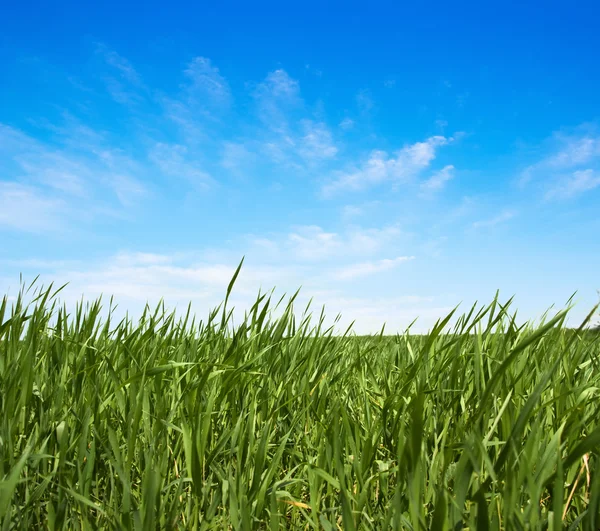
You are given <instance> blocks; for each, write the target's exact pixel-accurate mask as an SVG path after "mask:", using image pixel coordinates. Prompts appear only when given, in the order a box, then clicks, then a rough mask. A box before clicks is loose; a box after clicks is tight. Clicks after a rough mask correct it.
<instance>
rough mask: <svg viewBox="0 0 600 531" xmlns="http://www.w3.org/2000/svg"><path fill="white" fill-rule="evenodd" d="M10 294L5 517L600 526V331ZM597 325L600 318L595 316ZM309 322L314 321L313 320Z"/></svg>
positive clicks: (2, 344)
mask: <svg viewBox="0 0 600 531" xmlns="http://www.w3.org/2000/svg"><path fill="white" fill-rule="evenodd" d="M27 297H28V296H27V295H26V294H25V293H22V294H21V295H20V296H19V297H18V300H17V301H16V302H13V303H11V304H9V303H8V299H7V298H4V300H3V302H2V305H1V306H0V391H1V392H0V411H1V415H2V416H1V425H0V478H1V484H0V525H1V526H2V529H3V530H6V529H15V528H19V529H34V528H49V529H100V528H102V529H106V528H108V529H136V530H149V529H157V528H160V529H175V528H177V529H213V528H215V529H242V530H245V529H325V530H331V529H346V530H352V529H390V528H391V529H414V530H416V529H434V530H443V529H446V530H450V529H452V530H454V529H466V528H468V529H493V530H500V529H554V530H556V529H563V528H565V529H566V528H570V529H588V530H597V529H600V450H599V447H600V397H599V392H600V391H599V389H600V368H599V364H600V343H599V340H600V335H599V334H597V333H594V332H590V331H585V330H583V328H582V329H580V330H570V329H567V328H566V327H565V326H564V319H565V312H564V311H563V312H560V313H558V314H557V315H556V316H555V317H553V318H552V319H550V320H548V321H547V322H545V323H542V324H540V325H537V326H536V327H533V326H532V325H525V326H517V325H516V324H515V320H514V317H513V316H511V314H510V313H509V311H508V305H501V304H500V303H499V302H498V300H495V301H494V302H492V304H490V305H489V306H487V307H485V308H482V309H480V310H478V309H477V308H473V309H472V310H471V311H470V312H469V313H468V315H465V316H463V317H461V318H459V319H458V320H457V322H456V325H455V326H454V327H453V328H452V329H450V330H449V329H448V323H449V321H450V316H449V317H448V318H447V319H445V320H443V321H441V322H439V323H438V324H437V325H436V326H435V327H434V328H433V329H432V330H431V332H430V333H429V334H428V335H426V336H412V335H410V334H409V333H406V334H404V335H399V336H395V337H386V336H376V337H361V338H359V337H355V336H352V335H351V334H349V333H348V334H346V335H344V336H342V337H335V336H333V334H332V333H331V330H324V329H323V328H324V327H323V316H322V315H321V317H320V318H318V319H317V320H316V321H311V320H310V318H309V317H303V318H300V319H298V318H295V317H294V313H293V311H292V306H291V303H290V304H289V305H288V306H287V307H286V308H285V311H284V312H283V315H282V316H281V317H278V318H272V317H270V315H269V309H270V305H271V302H270V300H269V299H268V298H267V297H264V296H263V297H259V299H258V301H257V303H256V305H255V306H254V308H253V309H252V311H251V312H250V313H249V314H248V316H247V318H246V320H245V321H244V322H242V323H241V324H239V325H237V326H236V327H235V329H233V327H232V326H231V324H230V317H231V314H230V313H229V311H228V310H227V309H226V303H225V305H224V306H223V307H222V308H221V309H220V310H215V311H214V312H212V313H211V314H210V316H209V317H208V319H207V320H206V321H205V322H202V323H196V322H195V321H194V320H193V318H191V316H190V315H187V316H185V317H183V318H182V319H181V320H176V318H175V317H174V316H173V314H169V313H165V312H164V310H163V309H162V307H159V308H158V309H157V310H156V311H150V310H148V311H147V312H146V313H145V314H144V315H143V317H142V318H141V320H140V321H139V322H136V323H134V322H131V321H130V320H128V319H126V320H123V321H121V322H118V323H117V322H113V320H112V319H111V317H110V315H109V316H108V317H106V314H107V313H108V314H109V313H110V312H105V314H104V315H105V317H104V318H102V319H101V317H100V316H101V314H102V312H101V304H100V302H95V303H93V304H89V305H86V306H84V305H81V306H79V307H78V308H77V309H76V311H74V313H72V314H71V315H69V314H68V313H67V312H66V310H65V309H64V307H62V306H60V305H59V304H58V303H57V299H56V297H55V296H54V294H53V293H52V292H51V290H46V291H40V292H39V293H38V295H37V297H36V298H34V300H33V301H32V302H30V303H29V304H25V303H24V300H25V299H26V298H27ZM590 317H591V316H590ZM311 323H312V324H311Z"/></svg>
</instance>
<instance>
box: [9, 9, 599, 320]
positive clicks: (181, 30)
mask: <svg viewBox="0 0 600 531" xmlns="http://www.w3.org/2000/svg"><path fill="white" fill-rule="evenodd" d="M57 6H60V9H59V8H58V7H57ZM599 20H600V4H598V2H593V1H587V2H579V1H572V2H560V3H559V2H541V1H537V2H528V3H526V5H523V3H513V2H507V3H501V4H498V3H496V4H491V3H488V2H473V3H466V2H459V3H456V2H450V3H449V2H428V3H410V4H405V5H403V4H402V3H398V2H394V3H392V2H389V3H382V2H369V3H367V2H361V3H351V2H343V3H342V2H339V3H332V2H322V1H321V2H312V1H310V2H302V3H295V4H294V5H292V4H291V3H289V2H269V3H267V2H245V3H241V2H235V3H234V2H227V1H220V2H194V3H192V2H189V3H181V2H177V1H170V2H152V1H150V2H145V3H143V4H142V3H138V4H137V5H134V4H133V3H123V2H113V1H105V2H95V3H93V4H92V3H89V2H59V3H57V2H54V3H51V2H50V3H49V2H39V1H37V2H33V3H24V2H11V3H10V4H9V3H8V2H5V3H3V4H2V7H0V67H1V72H2V74H1V76H0V79H1V81H0V242H1V243H0V292H4V293H5V292H6V291H7V290H8V291H9V292H10V293H11V294H13V295H14V293H15V292H16V291H17V289H18V286H19V274H20V273H23V275H24V277H25V279H33V278H34V276H35V275H37V274H41V278H42V279H43V281H44V282H49V281H52V280H54V281H56V282H66V281H68V282H70V284H69V286H68V288H67V290H66V291H65V297H66V298H67V300H71V301H72V300H74V299H75V298H77V297H79V296H81V295H82V294H85V295H86V296H88V297H95V296H97V295H98V294H100V293H104V294H106V295H111V294H112V295H114V296H115V298H116V300H117V301H118V302H119V304H120V306H121V308H126V309H130V310H131V311H134V312H135V311H138V310H139V308H141V307H142V306H143V304H144V302H145V301H146V300H149V301H150V302H156V301H157V300H158V299H159V298H160V297H161V296H164V298H165V301H166V302H167V304H168V305H169V306H178V307H180V306H181V305H182V304H184V303H185V301H188V300H192V301H193V304H194V306H193V307H194V308H195V309H196V310H197V312H198V313H199V314H201V315H205V314H206V311H207V309H208V308H209V307H212V306H214V305H215V304H216V303H217V302H219V301H220V300H221V298H222V296H223V293H224V289H225V286H226V284H227V282H228V280H229V278H230V276H231V274H232V272H233V270H234V269H235V267H236V265H237V264H238V262H239V261H240V259H241V258H242V256H245V257H246V262H245V266H244V268H243V271H242V274H241V276H240V279H239V284H238V288H237V290H236V292H235V296H234V301H235V303H236V305H237V306H238V307H240V308H241V307H244V306H245V305H247V304H248V303H249V301H250V300H251V299H252V297H253V296H254V295H256V294H257V293H258V290H259V288H261V287H262V288H263V290H264V289H269V288H272V287H275V286H276V287H277V289H278V291H279V292H287V293H290V292H293V291H295V290H296V288H298V287H300V286H302V291H301V293H302V297H303V298H302V301H303V302H305V301H306V300H308V299H309V298H310V297H313V298H314V304H315V307H318V306H320V305H322V304H325V305H326V309H327V311H328V313H330V314H332V315H333V314H336V313H337V312H342V315H343V321H342V322H343V323H346V322H349V321H351V320H356V323H357V324H356V330H357V331H358V332H368V331H376V330H378V329H379V328H380V327H381V325H382V324H383V322H387V327H388V330H399V329H402V328H403V327H404V326H406V325H407V324H409V323H410V322H411V321H412V320H413V319H414V318H415V317H417V316H419V317H420V319H419V321H418V322H417V323H418V326H417V329H419V327H420V329H426V328H427V327H428V326H430V325H431V324H432V323H433V321H434V320H435V318H436V317H439V316H440V315H443V314H445V313H446V312H447V311H448V310H449V309H451V308H452V307H454V306H455V305H456V304H458V303H461V302H462V308H463V309H466V306H468V305H469V304H470V303H472V302H473V301H475V300H479V301H481V302H488V301H490V300H491V299H492V297H493V295H494V293H495V291H496V290H497V289H499V290H500V294H501V298H502V299H508V298H509V297H510V296H512V295H515V308H518V309H519V312H520V315H521V316H522V317H527V318H533V317H538V316H540V315H541V313H542V312H543V311H544V310H546V309H547V308H548V307H549V306H550V305H552V304H556V305H557V306H559V307H563V305H564V304H565V302H566V301H567V299H568V298H569V297H570V296H571V295H572V294H573V293H574V292H575V291H577V295H576V297H575V300H576V301H578V304H577V306H576V308H575V310H574V311H573V313H572V316H573V317H572V319H573V321H572V324H574V325H575V324H577V321H578V320H580V319H581V318H583V316H584V315H585V314H586V313H587V312H588V311H589V309H591V307H592V306H593V304H595V303H596V302H597V301H598V296H597V292H596V290H597V289H600V273H599V271H600V268H599V266H600V129H599V126H600V60H599V57H600V32H599V31H598V21H599Z"/></svg>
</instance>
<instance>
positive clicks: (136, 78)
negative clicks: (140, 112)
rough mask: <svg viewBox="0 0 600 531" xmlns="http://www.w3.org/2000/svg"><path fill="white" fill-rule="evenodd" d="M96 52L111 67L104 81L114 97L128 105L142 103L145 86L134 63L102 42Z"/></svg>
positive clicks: (118, 101)
mask: <svg viewBox="0 0 600 531" xmlns="http://www.w3.org/2000/svg"><path fill="white" fill-rule="evenodd" d="M96 54H97V55H98V56H99V57H101V58H102V59H103V61H104V62H105V64H106V65H107V66H108V67H109V70H108V71H107V73H106V74H105V75H104V83H105V86H106V89H107V91H108V92H109V94H110V95H111V96H112V98H113V99H114V100H115V101H116V102H117V103H120V104H122V105H126V106H131V105H135V104H138V103H140V102H141V101H142V99H143V92H144V91H145V87H144V84H143V82H142V79H141V77H140V75H139V74H138V72H137V71H136V70H135V68H134V67H133V66H132V64H131V63H130V62H129V61H128V60H127V59H126V58H125V57H122V56H121V55H119V54H118V53H117V52H115V51H114V50H111V49H110V48H108V47H107V46H106V45H105V44H102V43H100V44H98V45H97V46H96Z"/></svg>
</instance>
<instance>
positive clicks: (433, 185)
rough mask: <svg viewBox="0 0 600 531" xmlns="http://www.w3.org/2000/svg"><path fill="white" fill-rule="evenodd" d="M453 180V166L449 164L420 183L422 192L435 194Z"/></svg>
mask: <svg viewBox="0 0 600 531" xmlns="http://www.w3.org/2000/svg"><path fill="white" fill-rule="evenodd" d="M453 178H454V166H452V165H451V164H450V165H448V166H444V167H443V168H442V169H441V170H439V171H437V172H435V173H434V174H433V175H432V176H431V177H429V178H428V179H427V180H425V181H423V182H422V183H421V190H422V191H423V192H435V191H438V190H441V189H442V188H443V187H444V186H445V185H446V183H447V182H448V181H449V180H451V179H453Z"/></svg>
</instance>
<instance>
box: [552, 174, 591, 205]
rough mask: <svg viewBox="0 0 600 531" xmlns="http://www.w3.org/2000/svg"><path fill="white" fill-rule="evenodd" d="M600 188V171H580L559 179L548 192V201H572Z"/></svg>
mask: <svg viewBox="0 0 600 531" xmlns="http://www.w3.org/2000/svg"><path fill="white" fill-rule="evenodd" d="M599 186H600V171H596V170H592V169H588V170H578V171H575V172H573V173H572V174H570V175H568V176H567V177H562V178H559V179H557V181H556V182H555V183H554V184H553V185H552V186H551V188H550V189H549V190H548V191H547V192H546V195H545V198H546V199H571V198H573V197H576V196H579V195H581V194H583V193H585V192H589V191H591V190H594V189H595V188H598V187H599Z"/></svg>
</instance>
